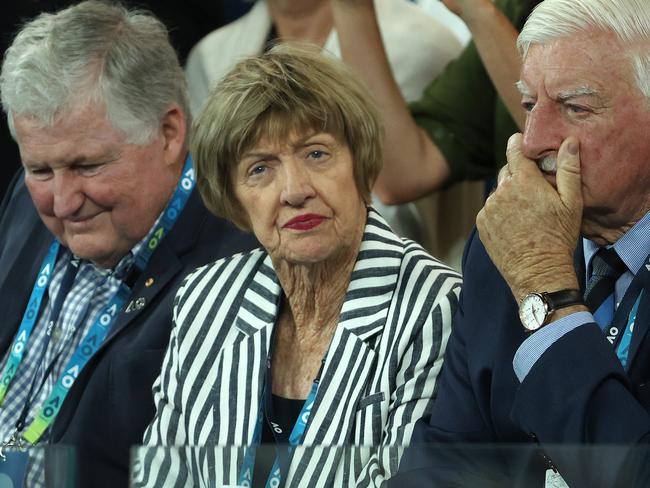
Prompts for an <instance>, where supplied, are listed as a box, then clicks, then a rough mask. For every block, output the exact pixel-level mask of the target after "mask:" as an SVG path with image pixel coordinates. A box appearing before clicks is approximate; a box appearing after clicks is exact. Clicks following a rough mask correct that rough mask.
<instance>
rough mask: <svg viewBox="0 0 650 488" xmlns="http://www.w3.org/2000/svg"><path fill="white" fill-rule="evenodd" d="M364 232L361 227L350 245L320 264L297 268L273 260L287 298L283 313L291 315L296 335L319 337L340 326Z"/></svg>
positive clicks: (284, 261) (294, 265) (363, 226)
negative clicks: (302, 332)
mask: <svg viewBox="0 0 650 488" xmlns="http://www.w3.org/2000/svg"><path fill="white" fill-rule="evenodd" d="M364 229H365V225H361V226H360V228H359V229H357V230H356V232H355V233H356V235H355V236H354V237H353V238H352V239H351V241H350V242H349V245H346V246H344V247H342V248H341V250H340V251H339V252H338V253H335V254H333V255H332V256H330V257H329V258H328V259H326V260H323V261H321V262H318V263H309V264H296V263H292V262H288V261H286V260H284V259H279V258H278V259H273V267H274V269H275V272H276V274H277V276H278V279H279V281H280V285H281V286H282V290H283V291H284V294H285V296H286V297H287V300H286V303H285V305H284V310H283V313H284V314H286V313H287V312H288V313H289V314H290V316H291V322H292V323H293V326H294V327H295V329H296V331H298V332H300V331H305V332H307V331H308V330H310V329H311V330H312V332H315V333H318V332H319V331H320V330H321V329H323V328H327V326H335V325H336V324H337V323H338V316H339V313H340V311H341V307H342V305H343V301H344V300H345V293H346V291H347V288H348V285H349V283H350V276H351V275H352V270H353V269H354V264H355V263H356V260H357V255H358V254H359V248H360V247H361V240H362V238H363V232H364ZM287 309H289V310H287Z"/></svg>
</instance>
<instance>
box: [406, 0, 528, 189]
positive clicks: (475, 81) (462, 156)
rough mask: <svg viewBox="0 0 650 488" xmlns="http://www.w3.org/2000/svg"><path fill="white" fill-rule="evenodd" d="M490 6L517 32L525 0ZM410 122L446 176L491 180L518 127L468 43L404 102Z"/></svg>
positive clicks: (525, 10) (500, 0) (504, 0)
mask: <svg viewBox="0 0 650 488" xmlns="http://www.w3.org/2000/svg"><path fill="white" fill-rule="evenodd" d="M495 3H496V6H497V7H498V8H499V9H500V10H501V11H502V12H503V13H504V14H505V15H506V16H507V17H508V19H510V21H511V22H512V23H513V25H514V26H515V27H517V30H521V28H522V27H523V24H524V22H525V20H526V18H527V17H528V14H530V11H531V3H532V4H533V5H534V4H537V3H539V2H535V1H533V2H530V1H529V0H496V2H495ZM410 107H411V113H412V114H413V117H414V119H415V121H416V123H417V124H418V125H419V126H420V127H422V128H423V129H424V130H425V131H427V133H428V134H429V136H430V137H431V139H432V140H433V141H434V142H435V144H436V145H437V146H438V148H439V149H440V151H441V152H442V154H443V155H444V156H445V158H446V160H447V163H448V164H449V168H450V169H451V175H450V178H449V180H448V181H447V185H449V184H451V183H454V182H456V181H461V180H478V179H484V178H492V177H494V176H496V173H497V171H498V170H499V168H501V166H503V164H504V163H505V158H506V146H507V143H508V138H509V137H510V136H511V135H512V134H514V133H515V132H519V128H518V127H517V125H516V124H515V121H514V120H513V119H512V117H510V114H509V113H508V109H507V108H506V106H505V105H504V104H503V102H502V101H501V99H500V98H499V96H498V95H497V93H496V89H495V88H494V85H492V81H491V80H490V77H489V76H488V74H487V71H486V70H485V68H484V67H483V63H482V62H481V58H480V57H479V54H478V51H477V50H476V46H475V45H474V43H473V42H471V43H470V44H468V46H467V47H466V48H465V50H464V51H463V52H462V54H461V55H460V56H459V57H458V58H457V59H456V60H455V61H452V62H451V63H450V64H449V66H447V68H446V69H445V71H443V72H442V74H441V75H440V76H438V77H437V78H436V79H435V80H434V81H433V82H432V83H431V85H429V86H428V87H427V89H426V90H425V91H424V93H423V95H422V98H421V99H420V100H419V101H417V102H414V103H412V104H411V105H410Z"/></svg>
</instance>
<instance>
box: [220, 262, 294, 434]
mask: <svg viewBox="0 0 650 488" xmlns="http://www.w3.org/2000/svg"><path fill="white" fill-rule="evenodd" d="M260 259H262V260H263V261H261V263H260V264H259V267H257V269H256V271H255V273H254V274H253V276H252V279H251V280H250V281H247V283H245V284H244V285H243V286H244V287H245V292H244V297H243V299H242V303H241V306H240V307H239V309H238V311H237V316H236V318H235V322H234V325H235V328H236V329H237V330H238V332H239V333H238V334H237V335H236V336H234V339H233V340H232V341H230V342H228V343H225V344H224V345H223V347H222V352H221V354H220V357H219V360H218V362H217V365H216V367H215V371H217V377H216V378H215V384H217V385H221V386H220V389H221V391H217V390H215V395H217V396H215V398H214V400H213V401H212V402H213V403H214V404H215V407H216V411H215V422H214V424H215V427H216V432H215V435H214V437H213V438H212V439H210V442H213V443H215V444H221V445H247V444H252V443H253V434H254V432H255V427H256V424H257V418H258V415H259V412H260V405H261V403H260V402H261V399H262V394H263V391H264V383H265V373H266V361H267V358H268V353H269V349H270V347H271V335H272V331H273V327H274V326H275V322H276V319H277V317H278V315H279V306H280V298H281V296H282V288H281V287H280V283H279V281H278V279H277V276H276V275H275V271H274V270H273V267H272V264H271V258H270V257H269V256H268V255H267V254H266V253H264V254H262V256H261V258H260ZM233 366H234V367H233ZM226 387H227V389H228V390H229V391H230V392H237V394H238V395H239V396H241V397H242V398H241V399H240V398H239V397H238V401H236V402H231V401H223V400H221V401H219V400H217V398H222V399H223V397H224V390H226ZM242 419H244V421H243V422H242ZM233 426H236V427H233Z"/></svg>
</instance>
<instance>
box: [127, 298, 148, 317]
mask: <svg viewBox="0 0 650 488" xmlns="http://www.w3.org/2000/svg"><path fill="white" fill-rule="evenodd" d="M146 303H147V301H146V300H145V298H144V297H139V298H136V299H135V300H131V301H130V302H129V305H128V306H127V307H126V310H125V312H126V313H131V312H135V311H136V310H141V309H143V308H144V306H145V304H146Z"/></svg>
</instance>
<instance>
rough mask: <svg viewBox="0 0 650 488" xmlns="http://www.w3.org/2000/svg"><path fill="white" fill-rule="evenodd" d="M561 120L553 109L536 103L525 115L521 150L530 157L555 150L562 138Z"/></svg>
mask: <svg viewBox="0 0 650 488" xmlns="http://www.w3.org/2000/svg"><path fill="white" fill-rule="evenodd" d="M562 133H563V121H562V120H561V117H559V116H556V114H554V112H553V109H552V108H550V107H545V106H541V105H536V106H535V107H534V108H533V109H532V110H531V111H530V112H528V116H527V117H526V125H525V126H524V133H523V141H522V148H521V149H522V152H523V154H524V156H526V157H527V158H530V159H538V158H540V157H542V156H545V155H548V154H549V153H553V152H557V151H558V150H559V149H560V145H561V144H562V141H563V140H564V137H563V135H562Z"/></svg>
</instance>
